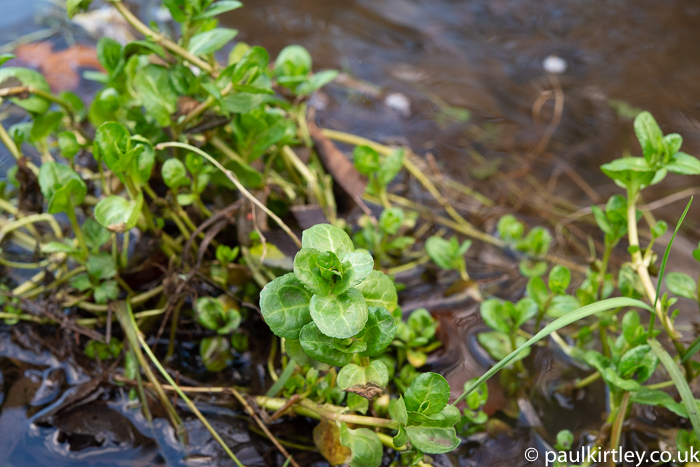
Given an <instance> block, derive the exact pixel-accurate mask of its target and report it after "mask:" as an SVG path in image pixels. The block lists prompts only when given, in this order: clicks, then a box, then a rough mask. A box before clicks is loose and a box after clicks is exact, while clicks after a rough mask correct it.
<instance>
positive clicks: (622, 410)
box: [610, 391, 630, 451]
mask: <svg viewBox="0 0 700 467" xmlns="http://www.w3.org/2000/svg"><path fill="white" fill-rule="evenodd" d="M629 402H630V393H629V392H627V391H625V394H624V395H623V396H622V402H621V403H620V406H619V408H618V410H617V415H616V417H615V422H614V424H613V427H612V433H611V435H610V449H611V450H613V451H614V450H616V449H617V447H618V446H619V445H620V437H621V436H622V424H623V423H624V422H625V417H626V416H627V407H628V406H629Z"/></svg>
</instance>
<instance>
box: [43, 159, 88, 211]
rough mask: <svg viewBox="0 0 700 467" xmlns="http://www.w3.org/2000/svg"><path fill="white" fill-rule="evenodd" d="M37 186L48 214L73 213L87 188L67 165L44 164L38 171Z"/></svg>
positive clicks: (56, 163)
mask: <svg viewBox="0 0 700 467" xmlns="http://www.w3.org/2000/svg"><path fill="white" fill-rule="evenodd" d="M38 178H39V186H40V187H41V193H42V194H43V195H44V199H46V201H47V203H48V208H49V209H48V210H49V213H50V214H55V213H57V212H67V211H68V210H71V211H73V210H74V209H75V207H76V206H79V205H80V204H81V203H82V202H83V200H84V199H85V195H86V194H87V186H86V185H85V182H83V180H82V179H81V178H80V176H79V175H78V174H77V173H75V172H74V171H73V169H71V168H70V167H68V166H67V165H63V164H59V163H58V162H46V163H44V164H42V165H41V168H40V169H39V177H38Z"/></svg>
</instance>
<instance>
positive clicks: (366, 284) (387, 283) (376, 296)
mask: <svg viewBox="0 0 700 467" xmlns="http://www.w3.org/2000/svg"><path fill="white" fill-rule="evenodd" d="M355 289H357V290H359V291H360V292H361V293H362V296H363V297H365V301H366V302H367V305H368V306H372V307H377V308H381V307H384V308H386V309H387V310H388V311H390V312H391V311H394V310H395V309H396V306H397V305H398V301H399V299H398V295H397V294H396V286H395V285H394V283H393V282H392V280H391V279H390V278H389V276H387V275H386V274H384V273H383V272H381V271H376V270H375V271H372V272H370V273H369V275H368V276H367V278H366V279H365V280H364V281H362V282H361V283H360V284H358V285H357V286H355Z"/></svg>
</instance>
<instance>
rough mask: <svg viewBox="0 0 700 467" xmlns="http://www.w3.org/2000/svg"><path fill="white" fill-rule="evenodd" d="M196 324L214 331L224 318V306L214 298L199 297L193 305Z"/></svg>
mask: <svg viewBox="0 0 700 467" xmlns="http://www.w3.org/2000/svg"><path fill="white" fill-rule="evenodd" d="M195 310H196V312H197V315H196V316H197V322H198V323H199V324H201V325H202V326H204V327H205V328H207V329H211V330H213V331H216V330H217V329H218V328H219V326H220V324H221V322H222V321H223V317H224V305H223V303H221V302H220V301H219V300H217V299H216V298H212V297H199V298H198V299H197V303H196V305H195Z"/></svg>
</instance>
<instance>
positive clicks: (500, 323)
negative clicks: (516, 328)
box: [479, 298, 510, 334]
mask: <svg viewBox="0 0 700 467" xmlns="http://www.w3.org/2000/svg"><path fill="white" fill-rule="evenodd" d="M479 311H480V312H481V319H483V320H484V323H486V325H487V326H488V327H490V328H491V329H494V330H496V331H500V332H503V333H506V334H507V333H509V332H510V323H509V322H508V316H507V313H506V312H505V310H504V306H503V300H501V299H499V298H489V299H488V300H486V301H484V302H483V303H482V304H481V307H480V308H479Z"/></svg>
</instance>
